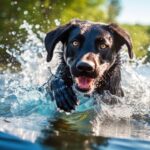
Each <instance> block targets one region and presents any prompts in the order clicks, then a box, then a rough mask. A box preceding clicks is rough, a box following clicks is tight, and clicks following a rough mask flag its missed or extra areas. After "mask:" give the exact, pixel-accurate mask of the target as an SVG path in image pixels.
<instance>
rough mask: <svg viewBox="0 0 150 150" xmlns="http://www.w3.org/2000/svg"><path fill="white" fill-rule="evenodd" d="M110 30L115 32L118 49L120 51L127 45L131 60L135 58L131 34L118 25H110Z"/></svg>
mask: <svg viewBox="0 0 150 150" xmlns="http://www.w3.org/2000/svg"><path fill="white" fill-rule="evenodd" d="M109 29H110V30H111V31H112V32H113V34H114V41H115V44H116V49H117V51H119V50H120V49H121V47H122V46H123V45H124V44H126V46H127V48H128V54H129V57H130V58H133V51H132V42H131V38H130V36H129V34H128V33H127V32H126V31H125V30H123V29H122V28H120V27H119V26H118V25H117V24H114V23H112V24H110V25H109Z"/></svg>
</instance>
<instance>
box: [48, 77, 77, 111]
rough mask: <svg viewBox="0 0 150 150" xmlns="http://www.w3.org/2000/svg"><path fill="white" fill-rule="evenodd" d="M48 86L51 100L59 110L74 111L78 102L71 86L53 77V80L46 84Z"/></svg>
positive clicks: (59, 78)
mask: <svg viewBox="0 0 150 150" xmlns="http://www.w3.org/2000/svg"><path fill="white" fill-rule="evenodd" d="M48 86H49V92H50V93H51V95H52V99H53V100H55V101H56V105H57V107H58V108H59V109H60V110H64V111H65V112H71V111H72V110H75V107H76V105H78V100H77V97H76V95H75V93H74V91H73V89H72V86H71V85H67V84H66V82H65V81H64V80H63V79H62V78H61V77H57V76H53V79H52V80H51V81H49V82H48Z"/></svg>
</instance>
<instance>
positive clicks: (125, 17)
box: [117, 0, 150, 25]
mask: <svg viewBox="0 0 150 150" xmlns="http://www.w3.org/2000/svg"><path fill="white" fill-rule="evenodd" d="M121 4H122V11H121V13H120V15H119V16H118V19H117V20H118V21H119V22H121V23H130V24H135V23H140V24H149V25H150V0H121Z"/></svg>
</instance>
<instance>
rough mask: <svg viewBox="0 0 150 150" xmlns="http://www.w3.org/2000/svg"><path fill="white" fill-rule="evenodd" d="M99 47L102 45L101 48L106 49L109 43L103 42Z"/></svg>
mask: <svg viewBox="0 0 150 150" xmlns="http://www.w3.org/2000/svg"><path fill="white" fill-rule="evenodd" d="M99 47H100V49H104V48H106V47H107V45H106V44H101V45H100V46H99Z"/></svg>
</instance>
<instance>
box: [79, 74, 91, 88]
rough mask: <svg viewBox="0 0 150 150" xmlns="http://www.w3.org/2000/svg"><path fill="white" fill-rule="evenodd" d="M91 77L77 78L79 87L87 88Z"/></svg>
mask: <svg viewBox="0 0 150 150" xmlns="http://www.w3.org/2000/svg"><path fill="white" fill-rule="evenodd" d="M90 83H91V79H90V78H86V77H79V78H78V86H79V88H81V89H89V88H90Z"/></svg>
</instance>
